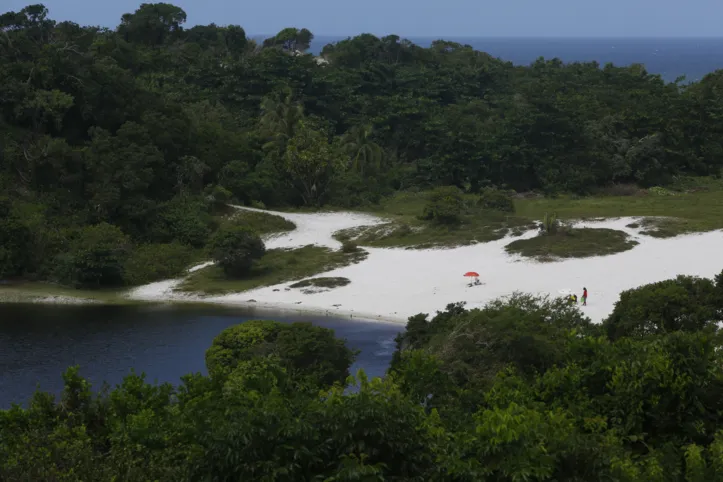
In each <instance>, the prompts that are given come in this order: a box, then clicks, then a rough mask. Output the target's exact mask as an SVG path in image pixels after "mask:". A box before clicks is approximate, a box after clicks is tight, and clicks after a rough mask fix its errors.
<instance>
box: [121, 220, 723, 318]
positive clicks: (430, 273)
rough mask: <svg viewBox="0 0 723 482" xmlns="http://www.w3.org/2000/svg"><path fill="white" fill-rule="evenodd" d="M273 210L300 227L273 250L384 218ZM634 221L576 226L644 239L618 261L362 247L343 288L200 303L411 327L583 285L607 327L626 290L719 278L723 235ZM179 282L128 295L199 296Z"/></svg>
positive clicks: (494, 250)
mask: <svg viewBox="0 0 723 482" xmlns="http://www.w3.org/2000/svg"><path fill="white" fill-rule="evenodd" d="M239 209H249V208H241V207H239ZM270 213H271V214H276V215H278V216H282V217H284V218H286V219H288V220H290V221H292V222H293V223H295V224H296V225H297V229H296V230H294V231H292V232H290V233H286V234H282V235H279V236H275V237H273V238H271V239H269V240H267V246H268V247H269V248H280V247H285V248H291V247H300V246H305V245H308V244H317V245H320V246H328V247H332V248H337V247H339V243H338V242H337V241H335V240H334V239H333V238H332V234H333V233H334V232H335V231H337V230H340V229H344V228H350V227H354V226H361V225H372V224H377V223H380V222H382V220H381V219H379V218H375V217H373V216H369V215H363V214H357V213H344V212H342V213H321V214H300V213H293V214H288V213H281V212H270ZM635 220H636V218H618V219H608V220H604V221H599V222H584V223H577V224H576V226H586V227H599V228H611V229H618V230H621V231H625V232H626V233H628V234H630V235H631V236H633V237H634V238H635V239H636V240H637V241H638V242H639V243H640V244H639V245H638V246H636V247H635V248H633V249H631V250H629V251H626V252H623V253H618V254H614V255H608V256H601V257H592V258H584V259H569V260H563V261H557V262H552V263H541V262H537V261H530V260H528V259H524V258H521V257H519V256H516V255H509V254H507V253H506V252H505V249H504V247H505V245H506V244H508V243H509V242H510V241H511V238H505V239H501V240H498V241H493V242H489V243H483V244H477V245H473V246H464V247H459V248H455V249H444V250H433V249H432V250H405V249H376V248H365V249H367V250H368V251H369V257H368V258H367V259H366V260H365V261H363V262H362V263H359V264H356V265H351V266H347V267H344V268H339V269H336V270H333V271H329V272H327V273H324V274H323V276H339V277H345V278H348V279H349V280H351V284H349V285H347V286H344V287H340V288H335V289H332V290H329V291H324V292H319V293H312V294H304V293H302V292H301V291H300V290H297V289H291V290H286V289H285V288H287V285H288V283H287V284H282V285H278V286H269V287H264V288H259V289H254V290H250V291H246V292H243V293H236V294H229V295H224V296H216V297H205V298H203V301H206V302H212V303H222V304H241V305H249V306H254V307H256V308H267V309H275V310H279V309H282V310H296V311H310V312H318V313H320V314H321V313H325V314H330V315H335V316H353V317H354V318H365V319H383V320H390V321H406V319H407V317H409V316H411V315H414V314H417V313H420V312H421V313H430V314H433V313H434V312H435V311H437V310H441V309H444V307H445V306H446V305H447V304H448V303H453V302H458V301H465V302H467V305H468V306H469V307H477V306H483V305H484V304H485V303H486V302H488V301H490V300H492V299H495V298H498V297H501V296H507V295H510V294H511V293H513V292H514V291H521V292H528V293H534V294H540V295H550V296H559V291H560V290H562V289H570V290H572V291H573V292H577V293H578V295H579V294H581V293H582V288H583V287H587V289H588V291H589V295H590V297H589V299H588V306H586V307H581V309H582V310H583V311H584V312H585V313H586V314H587V315H588V316H589V317H590V318H591V319H592V320H593V321H595V322H600V321H602V320H603V319H604V318H605V317H606V316H607V315H608V314H609V313H610V312H611V311H612V309H613V306H614V304H615V302H616V301H617V299H618V296H619V294H620V292H621V291H624V290H626V289H630V288H634V287H637V286H640V285H643V284H647V283H652V282H655V281H661V280H664V279H668V278H672V277H675V276H676V275H678V274H687V275H699V276H704V277H712V276H714V275H715V274H717V273H719V272H720V270H721V266H720V264H719V263H716V262H715V259H716V254H717V253H718V249H719V247H720V246H721V245H723V232H722V231H714V232H709V233H702V234H695V235H686V236H679V237H676V238H672V239H656V238H652V237H649V236H645V235H641V234H640V233H639V232H638V230H635V229H631V228H628V227H626V226H627V225H628V224H630V223H632V222H634V221H635ZM534 235H535V233H534V232H528V233H526V234H525V235H524V237H530V236H534ZM517 239H519V238H517ZM194 268H195V269H198V267H194ZM194 268H192V269H194ZM470 270H473V271H477V272H478V273H480V281H482V282H483V285H482V286H473V287H468V286H467V280H466V279H465V278H464V277H463V276H462V275H463V274H464V273H465V272H467V271H470ZM319 276H322V275H319ZM178 282H179V281H177V280H176V281H162V282H158V283H153V284H151V285H147V286H142V287H140V288H137V289H135V290H133V291H132V292H130V293H129V296H130V297H132V298H136V299H145V300H164V299H167V300H170V299H198V298H197V297H195V296H188V295H185V294H181V293H176V292H173V288H174V287H175V286H176V284H177V283H178ZM249 300H255V301H254V302H249Z"/></svg>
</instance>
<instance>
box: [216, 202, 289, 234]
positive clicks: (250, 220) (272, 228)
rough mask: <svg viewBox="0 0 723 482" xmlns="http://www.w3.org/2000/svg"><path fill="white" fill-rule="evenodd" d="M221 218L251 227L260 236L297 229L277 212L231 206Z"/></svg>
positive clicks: (221, 220) (223, 221) (226, 221)
mask: <svg viewBox="0 0 723 482" xmlns="http://www.w3.org/2000/svg"><path fill="white" fill-rule="evenodd" d="M230 209H231V211H227V212H226V214H225V215H224V216H223V217H222V218H221V219H220V223H231V224H235V225H239V226H246V227H248V228H251V229H252V230H254V231H255V232H256V233H258V234H259V235H260V236H264V235H269V234H277V233H284V232H287V231H293V230H294V229H296V225H295V224H294V223H292V222H291V221H289V220H288V219H284V218H282V217H281V216H277V215H276V214H269V213H261V212H257V211H246V210H245V209H236V208H230Z"/></svg>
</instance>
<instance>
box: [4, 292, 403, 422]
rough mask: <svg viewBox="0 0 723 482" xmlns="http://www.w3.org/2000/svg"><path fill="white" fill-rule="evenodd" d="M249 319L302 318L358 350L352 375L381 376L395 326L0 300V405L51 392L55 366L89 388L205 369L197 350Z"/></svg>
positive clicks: (56, 382)
mask: <svg viewBox="0 0 723 482" xmlns="http://www.w3.org/2000/svg"><path fill="white" fill-rule="evenodd" d="M252 319H273V320H277V321H281V322H288V323H291V322H295V321H310V322H312V323H314V324H316V325H318V326H323V327H325V328H331V329H333V330H335V332H336V336H337V337H339V338H345V339H346V340H347V345H348V346H349V347H351V348H355V349H358V350H361V353H360V354H359V356H358V358H357V361H356V363H355V364H354V366H353V367H352V373H356V371H357V370H358V369H359V368H363V369H364V371H365V372H366V373H367V374H368V375H369V376H382V375H384V372H385V370H386V368H387V366H388V365H389V362H390V361H391V357H392V354H393V352H394V337H395V336H396V334H397V333H398V332H400V331H401V330H403V329H404V326H403V325H401V324H391V323H380V322H364V321H352V320H349V319H334V318H328V317H323V316H310V315H292V314H288V313H286V314H279V313H270V312H267V311H266V312H264V311H255V310H247V309H231V308H218V307H213V306H183V305H180V306H179V305H151V306H148V305H142V306H67V305H61V306H55V305H29V304H2V303H0V408H8V407H9V406H10V405H11V404H12V403H25V402H26V401H27V400H28V399H29V398H30V397H31V396H32V394H33V392H34V391H35V389H36V387H37V386H38V385H39V386H40V388H41V389H42V390H44V391H49V392H52V393H55V394H58V393H60V391H61V390H62V388H63V382H62V378H61V374H62V372H63V371H64V370H65V369H66V368H67V367H69V366H71V365H80V371H81V374H82V375H83V376H85V377H87V378H89V379H90V380H91V382H92V383H93V384H94V386H96V387H100V386H101V383H102V382H103V381H106V382H108V383H109V384H111V386H114V385H116V384H117V383H119V382H120V381H121V380H122V379H123V377H124V376H125V375H127V374H128V373H130V371H131V369H134V370H135V371H136V372H137V373H140V372H144V373H145V374H146V379H147V380H148V381H150V382H153V381H157V382H171V383H174V384H175V383H178V382H179V378H180V377H181V376H182V375H185V374H187V373H192V372H201V373H206V368H205V362H204V354H205V351H206V349H207V348H208V347H209V346H210V345H211V342H212V341H213V338H214V337H215V336H216V335H218V334H219V333H220V332H221V331H222V330H223V329H225V328H227V327H229V326H232V325H235V324H238V323H243V322H244V321H247V320H252Z"/></svg>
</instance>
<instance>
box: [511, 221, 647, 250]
mask: <svg viewBox="0 0 723 482" xmlns="http://www.w3.org/2000/svg"><path fill="white" fill-rule="evenodd" d="M637 244H638V242H637V241H635V240H632V239H630V238H629V236H628V234H627V233H624V232H623V231H618V230H616V229H607V228H574V227H572V226H570V225H569V224H566V223H563V222H562V221H560V219H558V217H557V213H545V215H544V216H543V217H542V221H541V222H540V224H539V225H538V235H537V236H535V237H533V238H527V239H518V240H516V241H513V242H511V243H510V244H508V245H507V246H506V247H505V249H506V250H507V252H508V253H515V254H519V255H522V256H525V257H531V258H536V259H537V260H539V261H554V260H555V259H560V258H587V257H590V256H604V255H606V254H614V253H620V252H622V251H627V250H629V249H632V248H633V247H635V246H636V245H637Z"/></svg>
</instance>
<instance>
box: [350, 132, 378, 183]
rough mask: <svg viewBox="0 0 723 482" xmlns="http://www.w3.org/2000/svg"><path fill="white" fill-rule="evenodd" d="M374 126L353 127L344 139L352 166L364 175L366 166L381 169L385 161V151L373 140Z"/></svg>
mask: <svg viewBox="0 0 723 482" xmlns="http://www.w3.org/2000/svg"><path fill="white" fill-rule="evenodd" d="M371 134H372V126H355V127H352V128H351V129H350V130H349V131H348V132H347V133H346V134H344V137H343V139H342V146H343V148H344V151H345V152H346V153H347V154H348V155H349V157H350V162H351V168H352V169H354V170H355V171H359V173H360V174H361V175H362V176H363V175H364V169H365V167H373V168H375V169H379V168H380V167H381V165H382V162H383V161H384V151H383V150H382V148H381V147H379V144H377V143H376V142H374V141H373V140H371Z"/></svg>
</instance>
